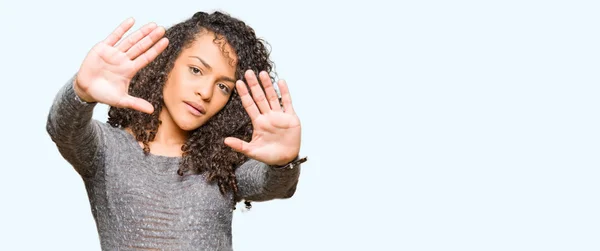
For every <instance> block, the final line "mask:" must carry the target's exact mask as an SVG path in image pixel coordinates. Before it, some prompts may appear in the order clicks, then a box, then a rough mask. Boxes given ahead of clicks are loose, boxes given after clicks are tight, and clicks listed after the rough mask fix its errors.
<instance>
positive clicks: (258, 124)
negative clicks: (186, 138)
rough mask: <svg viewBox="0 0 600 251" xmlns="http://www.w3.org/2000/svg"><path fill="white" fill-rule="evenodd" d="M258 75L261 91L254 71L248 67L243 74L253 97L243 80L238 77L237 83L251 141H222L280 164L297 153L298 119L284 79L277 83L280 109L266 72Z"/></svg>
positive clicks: (289, 159) (288, 160)
mask: <svg viewBox="0 0 600 251" xmlns="http://www.w3.org/2000/svg"><path fill="white" fill-rule="evenodd" d="M259 77H260V80H261V83H262V85H263V87H264V91H263V90H262V89H261V88H260V85H259V83H258V80H257V79H256V75H255V74H254V72H253V71H251V70H248V71H246V73H245V78H246V81H248V86H250V91H252V96H250V92H249V91H248V88H246V85H245V84H244V82H243V81H241V80H238V81H237V83H236V88H237V91H238V93H239V95H240V98H241V99H242V104H243V105H244V108H245V109H246V111H247V112H248V115H249V116H250V119H251V120H252V126H253V127H254V132H253V133H252V140H251V141H250V142H245V141H243V140H240V139H237V138H233V137H228V138H226V139H225V144H226V145H228V146H229V147H231V148H233V149H234V150H236V151H238V152H241V153H243V154H245V155H246V156H248V157H250V158H253V159H255V160H258V161H261V162H263V163H266V164H269V165H278V166H282V165H285V164H287V163H289V162H291V161H293V160H294V159H295V158H296V157H298V154H299V153H300V134H301V126H300V119H299V118H298V116H297V115H296V113H295V112H294V108H293V107H292V100H291V97H290V92H289V89H288V87H287V84H286V83H285V81H283V80H279V82H278V84H277V86H278V87H279V90H280V92H281V102H282V103H283V109H282V107H281V105H280V103H279V98H278V96H277V93H276V92H275V88H274V87H273V84H272V82H271V78H270V77H269V75H268V74H267V73H266V72H264V71H263V72H261V73H260V74H259Z"/></svg>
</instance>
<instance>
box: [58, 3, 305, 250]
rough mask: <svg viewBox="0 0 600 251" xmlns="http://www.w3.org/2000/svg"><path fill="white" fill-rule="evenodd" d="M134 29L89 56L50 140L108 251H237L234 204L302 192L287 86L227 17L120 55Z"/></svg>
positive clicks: (159, 33)
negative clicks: (79, 187)
mask: <svg viewBox="0 0 600 251" xmlns="http://www.w3.org/2000/svg"><path fill="white" fill-rule="evenodd" d="M133 23H134V21H133V19H128V20H126V21H124V22H123V23H122V24H121V25H120V26H119V27H118V28H117V29H116V30H115V31H114V32H113V33H112V34H110V35H109V36H108V37H107V38H106V39H105V40H104V41H102V42H100V43H98V44H96V45H95V46H94V47H93V48H92V50H91V51H90V52H89V53H88V55H87V56H86V58H85V59H84V61H83V63H82V64H81V67H80V69H79V71H78V72H77V74H76V75H75V76H74V77H73V78H72V79H71V80H69V81H68V82H67V84H66V85H65V86H64V87H63V88H62V89H61V90H60V92H59V93H58V95H57V96H56V98H55V101H54V103H53V105H52V107H51V110H50V113H49V116H48V122H47V131H48V133H49V135H50V136H51V138H52V140H53V141H54V142H55V143H56V145H57V147H58V149H59V151H60V153H61V155H62V156H63V157H64V158H65V159H66V160H67V161H68V162H69V163H70V164H71V165H72V166H73V167H74V169H75V170H76V171H77V172H78V173H79V174H80V175H81V177H82V178H83V180H84V183H85V186H86V189H87V192H88V197H89V199H90V204H91V208H92V214H93V216H94V219H95V221H96V225H97V228H98V231H99V236H100V241H101V246H102V249H103V250H129V249H131V250H136V249H137V250H158V249H160V250H163V249H164V250H231V246H232V243H231V242H232V238H231V221H232V214H233V209H234V208H235V204H236V203H237V202H239V201H241V200H245V201H247V202H248V201H267V200H273V199H282V198H289V197H291V196H292V195H293V194H294V192H295V190H296V185H297V182H298V177H299V174H300V168H299V166H298V164H300V163H302V162H304V161H305V160H306V158H298V154H299V151H300V136H301V126H300V120H299V119H298V117H297V116H296V114H295V113H294V109H293V107H292V103H291V98H290V94H289V91H288V88H287V85H286V83H285V82H284V81H279V83H278V87H279V89H280V93H281V97H280V98H279V97H278V95H277V93H276V91H275V89H274V87H273V84H272V77H271V76H270V74H269V72H271V70H272V62H271V61H270V60H269V52H268V51H267V49H266V48H265V45H264V44H263V42H262V41H261V40H260V39H257V37H256V35H255V33H254V31H253V29H252V28H250V27H248V26H247V25H246V24H245V23H244V22H242V21H240V20H237V19H235V18H233V17H231V16H229V15H227V14H224V13H220V12H215V13H212V14H207V13H204V12H198V13H196V14H195V15H193V17H192V18H190V19H188V20H185V21H184V22H181V23H179V24H176V25H174V26H173V27H171V28H169V29H168V30H166V31H165V29H164V28H162V27H157V26H156V25H155V24H153V23H150V24H147V25H145V26H143V27H142V28H140V30H138V31H136V32H134V33H132V34H131V35H129V36H128V37H127V38H125V39H123V40H122V41H121V42H119V43H117V42H118V41H119V40H121V38H122V36H123V35H124V34H125V33H126V32H127V31H128V30H129V29H130V28H131V27H132V26H133ZM259 72H260V74H258V78H257V75H256V73H259ZM244 81H245V82H244ZM259 82H260V83H259ZM261 85H262V86H261ZM251 94H252V95H251ZM97 103H103V104H107V105H109V106H110V110H109V119H108V123H101V122H99V121H96V120H94V119H92V112H93V108H94V107H95V105H96V104H97ZM247 141H249V142H247Z"/></svg>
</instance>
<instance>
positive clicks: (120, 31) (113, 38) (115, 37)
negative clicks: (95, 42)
mask: <svg viewBox="0 0 600 251" xmlns="http://www.w3.org/2000/svg"><path fill="white" fill-rule="evenodd" d="M134 23H135V20H134V19H133V18H131V17H130V18H127V19H126V20H125V21H123V22H121V24H120V25H119V27H117V29H115V30H114V31H113V32H112V33H110V35H108V37H106V39H104V43H106V44H108V45H109V46H114V45H115V44H116V43H117V42H118V41H119V40H120V39H121V37H123V35H125V32H127V31H128V30H129V29H131V27H132V26H133V24H134Z"/></svg>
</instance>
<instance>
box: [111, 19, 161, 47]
mask: <svg viewBox="0 0 600 251" xmlns="http://www.w3.org/2000/svg"><path fill="white" fill-rule="evenodd" d="M154 29H156V24H155V23H148V24H146V25H144V26H143V27H142V28H140V29H139V30H137V31H136V32H134V33H132V34H130V35H129V36H127V37H126V38H125V39H124V40H123V41H121V42H120V43H119V44H118V45H117V49H119V50H120V51H122V52H126V51H128V50H129V49H130V48H131V46H133V45H134V44H136V43H137V42H139V41H140V40H142V38H144V37H145V36H146V35H148V34H150V32H152V31H153V30H154Z"/></svg>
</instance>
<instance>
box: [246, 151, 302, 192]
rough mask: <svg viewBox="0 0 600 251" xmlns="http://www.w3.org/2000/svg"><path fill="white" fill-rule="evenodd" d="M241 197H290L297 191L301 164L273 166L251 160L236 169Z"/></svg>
mask: <svg viewBox="0 0 600 251" xmlns="http://www.w3.org/2000/svg"><path fill="white" fill-rule="evenodd" d="M236 177H237V179H238V191H239V197H240V198H241V199H244V200H249V201H267V200H272V199H285V198H290V197H292V196H293V195H294V193H295V192H296V186H297V184H298V180H299V177H300V165H295V166H293V168H283V167H273V166H269V165H267V164H265V163H262V162H260V161H257V160H252V159H251V160H249V161H247V162H245V163H244V164H242V165H241V166H240V167H238V168H237V169H236Z"/></svg>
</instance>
